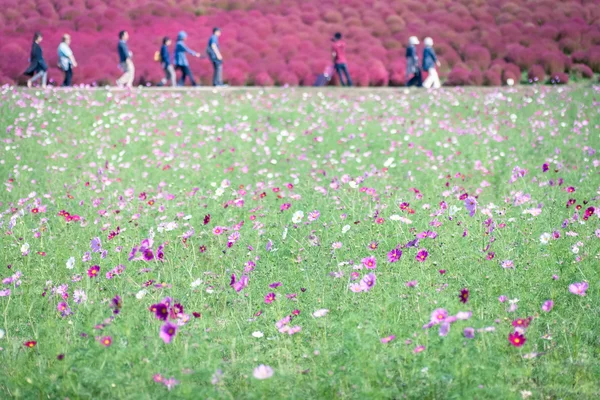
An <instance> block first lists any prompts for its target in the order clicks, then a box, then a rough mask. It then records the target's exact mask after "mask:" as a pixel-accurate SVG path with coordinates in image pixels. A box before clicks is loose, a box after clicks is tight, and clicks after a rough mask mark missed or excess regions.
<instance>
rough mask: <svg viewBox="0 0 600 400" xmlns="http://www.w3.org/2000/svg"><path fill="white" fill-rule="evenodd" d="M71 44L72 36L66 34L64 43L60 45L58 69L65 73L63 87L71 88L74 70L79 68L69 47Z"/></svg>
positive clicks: (63, 38) (63, 39)
mask: <svg viewBox="0 0 600 400" xmlns="http://www.w3.org/2000/svg"><path fill="white" fill-rule="evenodd" d="M70 44H71V35H69V34H68V33H65V34H64V35H63V37H62V42H61V43H60V44H59V45H58V67H59V68H60V69H61V70H62V71H63V72H64V73H65V80H64V81H63V84H62V86H63V87H69V86H71V81H72V79H73V68H75V67H77V61H75V56H74V55H73V51H72V50H71V47H69V45H70Z"/></svg>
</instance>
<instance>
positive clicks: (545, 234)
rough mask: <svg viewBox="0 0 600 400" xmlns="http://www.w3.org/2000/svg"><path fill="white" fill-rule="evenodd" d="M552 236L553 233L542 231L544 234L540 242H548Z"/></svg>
mask: <svg viewBox="0 0 600 400" xmlns="http://www.w3.org/2000/svg"><path fill="white" fill-rule="evenodd" d="M550 238H552V235H550V234H549V233H548V232H545V233H542V235H541V236H540V243H541V244H548V242H549V241H550Z"/></svg>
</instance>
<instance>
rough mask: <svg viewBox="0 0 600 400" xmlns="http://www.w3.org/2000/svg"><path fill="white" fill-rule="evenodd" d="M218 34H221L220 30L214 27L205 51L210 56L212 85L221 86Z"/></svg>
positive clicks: (221, 70) (220, 58)
mask: <svg viewBox="0 0 600 400" xmlns="http://www.w3.org/2000/svg"><path fill="white" fill-rule="evenodd" d="M219 36H221V30H220V29H219V28H214V29H213V34H212V36H211V37H210V39H209V40H208V47H207V48H206V53H207V54H208V57H210V60H211V61H212V64H213V68H214V73H213V86H223V56H222V55H221V51H220V49H219Z"/></svg>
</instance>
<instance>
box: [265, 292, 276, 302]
mask: <svg viewBox="0 0 600 400" xmlns="http://www.w3.org/2000/svg"><path fill="white" fill-rule="evenodd" d="M274 301H275V293H268V294H267V295H266V296H265V303H267V304H271V303H272V302H274Z"/></svg>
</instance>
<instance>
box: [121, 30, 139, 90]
mask: <svg viewBox="0 0 600 400" xmlns="http://www.w3.org/2000/svg"><path fill="white" fill-rule="evenodd" d="M128 40H129V33H128V32H127V31H121V32H119V45H118V46H117V50H118V52H119V68H121V70H122V71H123V75H122V76H121V77H120V78H119V79H117V86H119V87H123V86H126V87H132V86H133V79H134V77H135V66H134V65H133V60H132V58H133V53H131V51H129V48H128V47H127V41H128Z"/></svg>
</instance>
